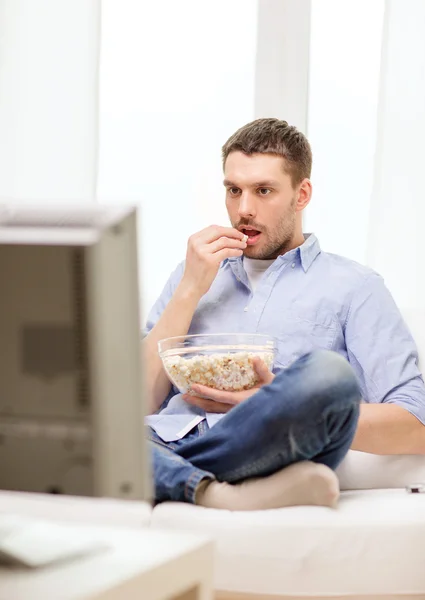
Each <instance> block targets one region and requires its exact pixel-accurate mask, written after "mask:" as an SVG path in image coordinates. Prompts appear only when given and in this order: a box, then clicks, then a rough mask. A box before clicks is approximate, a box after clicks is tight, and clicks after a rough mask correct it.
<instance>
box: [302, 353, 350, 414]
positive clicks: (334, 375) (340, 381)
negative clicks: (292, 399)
mask: <svg viewBox="0 0 425 600" xmlns="http://www.w3.org/2000/svg"><path fill="white" fill-rule="evenodd" d="M305 361H306V364H305V368H306V372H305V373H304V376H305V377H306V379H307V381H308V388H309V389H310V394H309V395H310V398H311V399H315V400H316V401H319V402H320V401H322V402H324V403H325V404H328V403H332V402H333V401H334V402H337V403H338V404H339V406H341V408H342V407H343V406H344V404H353V403H358V402H360V399H361V392H360V387H359V383H358V381H357V378H356V375H355V373H354V370H353V369H352V367H351V365H350V364H349V363H348V361H347V360H345V358H343V357H342V356H341V355H340V354H337V353H336V352H331V351H330V350H316V351H314V352H312V353H311V354H309V355H307V356H306V357H305ZM306 400H308V398H306Z"/></svg>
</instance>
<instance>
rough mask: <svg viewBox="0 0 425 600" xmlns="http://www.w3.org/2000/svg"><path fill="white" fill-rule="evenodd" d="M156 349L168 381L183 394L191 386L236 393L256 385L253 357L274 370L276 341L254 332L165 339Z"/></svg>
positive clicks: (186, 392) (189, 390)
mask: <svg viewBox="0 0 425 600" xmlns="http://www.w3.org/2000/svg"><path fill="white" fill-rule="evenodd" d="M158 350H159V355H160V357H161V359H162V364H163V366H164V369H165V372H166V374H167V376H168V378H169V379H170V381H171V383H172V384H173V385H174V386H175V387H176V388H177V389H178V390H179V391H180V392H181V393H182V394H190V393H191V388H192V385H193V384H198V385H205V386H207V387H210V388H214V389H216V390H225V391H229V392H239V391H241V390H249V389H251V388H253V387H255V385H256V384H257V383H258V376H257V373H256V371H255V369H254V364H253V361H254V359H255V358H260V359H261V360H263V361H264V362H265V364H266V365H267V366H268V368H269V369H270V370H272V369H273V362H274V356H275V351H276V342H275V339H274V338H273V337H271V336H268V335H262V334H257V333H253V334H246V333H243V334H242V333H217V334H216V333H212V334H204V335H184V336H179V337H172V338H167V339H164V340H161V341H160V342H159V343H158Z"/></svg>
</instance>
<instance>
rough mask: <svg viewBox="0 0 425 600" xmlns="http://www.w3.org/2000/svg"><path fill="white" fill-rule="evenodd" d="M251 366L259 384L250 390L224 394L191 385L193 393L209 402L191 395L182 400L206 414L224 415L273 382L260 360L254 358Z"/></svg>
mask: <svg viewBox="0 0 425 600" xmlns="http://www.w3.org/2000/svg"><path fill="white" fill-rule="evenodd" d="M253 365H254V369H255V372H256V373H257V375H258V378H259V382H258V383H257V385H256V386H255V387H253V388H251V389H250V390H244V391H242V392H224V391H222V390H214V389H212V388H209V387H206V386H204V385H195V384H194V385H192V391H193V392H196V393H197V394H202V396H206V397H207V398H211V400H207V399H206V398H201V397H199V396H192V395H191V394H185V395H184V396H183V399H184V400H185V401H186V402H187V403H188V404H193V405H194V406H199V407H200V408H203V409H204V410H205V411H206V412H211V413H226V412H228V411H229V410H230V409H231V408H233V407H234V406H236V404H240V403H241V402H243V401H244V400H246V399H247V398H249V397H250V396H253V395H254V394H255V393H257V392H258V390H259V389H260V388H261V387H263V385H267V384H269V383H271V382H272V381H273V379H274V377H275V376H274V375H273V373H272V372H271V371H269V369H268V367H267V365H266V364H265V363H264V362H263V361H262V360H261V359H260V358H254V360H253Z"/></svg>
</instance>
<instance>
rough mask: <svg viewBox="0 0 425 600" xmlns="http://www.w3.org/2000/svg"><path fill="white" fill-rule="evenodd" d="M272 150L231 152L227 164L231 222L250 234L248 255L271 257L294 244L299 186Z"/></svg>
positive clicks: (228, 210)
mask: <svg viewBox="0 0 425 600" xmlns="http://www.w3.org/2000/svg"><path fill="white" fill-rule="evenodd" d="M283 167H284V159H283V158H282V157H280V156H274V155H272V154H253V155H251V156H247V155H246V154H244V153H243V152H231V153H230V154H229V156H228V157H227V160H226V163H225V166H224V185H225V187H226V207H227V212H228V213H229V218H230V221H231V223H232V226H233V227H235V228H236V229H239V230H240V231H243V232H244V233H245V234H246V235H248V241H247V244H248V247H247V249H246V250H245V252H244V254H245V256H247V257H249V258H260V259H272V258H276V257H277V256H279V255H280V254H284V253H285V252H286V251H288V250H289V249H290V248H291V243H292V241H293V239H294V236H295V228H296V216H297V212H298V211H299V208H298V206H297V199H298V198H297V196H298V192H297V189H294V188H293V187H292V181H291V177H290V176H289V175H288V174H286V173H285V172H284V170H283Z"/></svg>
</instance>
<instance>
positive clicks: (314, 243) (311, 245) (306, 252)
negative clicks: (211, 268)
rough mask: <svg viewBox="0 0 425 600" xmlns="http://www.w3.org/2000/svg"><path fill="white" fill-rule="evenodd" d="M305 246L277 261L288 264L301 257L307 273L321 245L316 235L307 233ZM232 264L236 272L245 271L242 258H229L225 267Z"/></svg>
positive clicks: (279, 257)
mask: <svg viewBox="0 0 425 600" xmlns="http://www.w3.org/2000/svg"><path fill="white" fill-rule="evenodd" d="M304 240H305V241H304V244H302V245H301V246H299V247H298V248H295V249H294V250H290V251H289V252H287V253H286V254H282V256H278V257H277V259H276V261H280V262H286V261H287V260H288V259H290V260H293V257H294V256H299V258H300V262H301V266H302V268H303V269H304V272H305V273H307V271H308V270H309V268H310V267H311V265H312V264H313V262H314V261H315V259H316V258H317V257H318V256H319V254H320V253H321V248H320V244H319V240H318V239H317V237H316V236H315V235H314V233H305V234H304ZM227 262H228V263H230V264H231V266H232V267H235V268H236V271H237V272H239V274H240V272H241V271H243V267H242V257H239V258H227V259H226V260H225V261H224V263H223V265H224V264H226V263H227Z"/></svg>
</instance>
